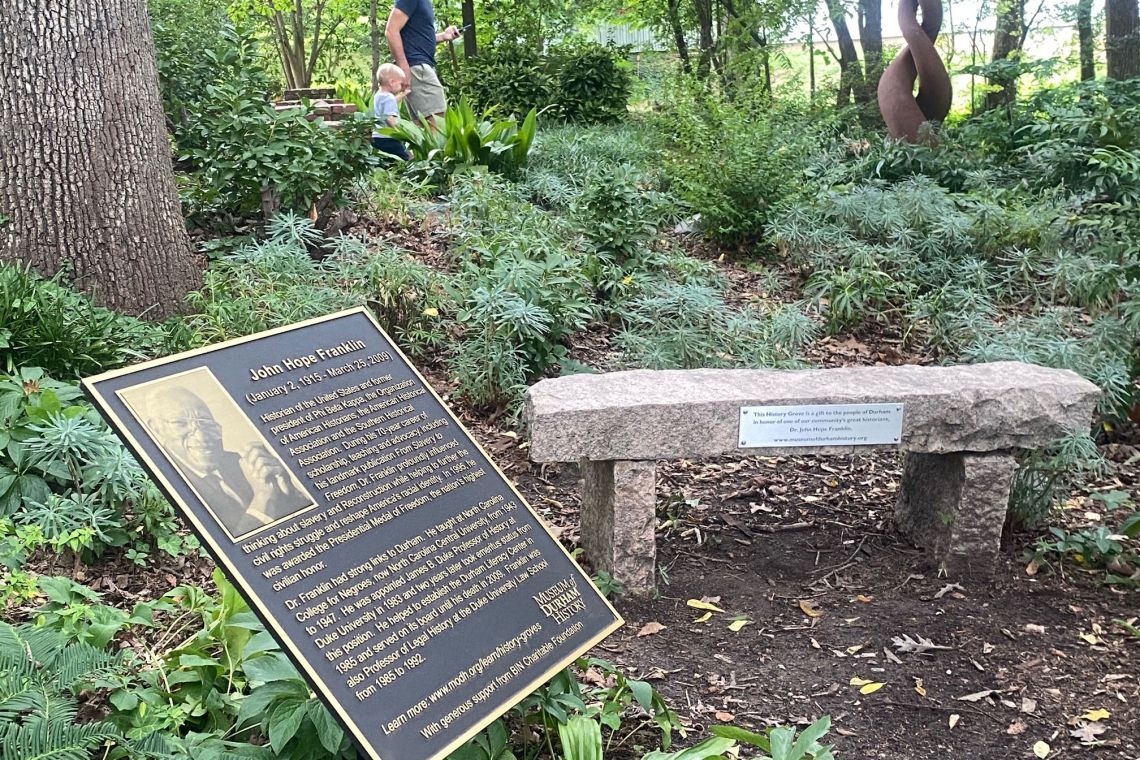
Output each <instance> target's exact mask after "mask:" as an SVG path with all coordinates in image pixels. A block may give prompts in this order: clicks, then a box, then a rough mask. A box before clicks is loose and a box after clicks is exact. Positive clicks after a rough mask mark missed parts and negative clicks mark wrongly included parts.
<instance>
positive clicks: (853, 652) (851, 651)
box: [847, 644, 863, 654]
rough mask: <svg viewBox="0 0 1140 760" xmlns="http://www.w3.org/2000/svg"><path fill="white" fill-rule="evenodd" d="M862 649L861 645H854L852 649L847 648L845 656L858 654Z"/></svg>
mask: <svg viewBox="0 0 1140 760" xmlns="http://www.w3.org/2000/svg"><path fill="white" fill-rule="evenodd" d="M862 648H863V645H862V644H856V645H855V646H853V647H847V654H855V653H856V652H858V651H859V650H860V649H862Z"/></svg>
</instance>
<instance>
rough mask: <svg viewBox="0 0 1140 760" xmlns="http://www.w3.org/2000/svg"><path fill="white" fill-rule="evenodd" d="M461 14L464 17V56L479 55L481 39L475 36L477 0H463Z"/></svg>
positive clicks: (472, 56)
mask: <svg viewBox="0 0 1140 760" xmlns="http://www.w3.org/2000/svg"><path fill="white" fill-rule="evenodd" d="M460 15H461V16H462V17H463V26H464V27H465V28H464V31H463V57H464V58H474V57H475V56H477V55H479V41H478V39H477V38H476V36H475V0H463V7H462V9H461V13H460Z"/></svg>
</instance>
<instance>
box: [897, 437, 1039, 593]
mask: <svg viewBox="0 0 1140 760" xmlns="http://www.w3.org/2000/svg"><path fill="white" fill-rule="evenodd" d="M1016 470H1017V461H1016V460H1015V459H1014V458H1013V455H1012V453H1010V452H1006V451H999V452H993V453H988V454H971V453H966V452H958V453H952V454H907V455H906V458H905V461H904V463H903V477H902V486H901V488H900V489H899V498H898V504H897V505H896V507H895V522H896V524H897V525H898V528H899V530H900V531H902V532H903V533H905V534H906V535H908V536H909V537H910V538H911V539H912V540H913V541H914V542H915V543H917V544H918V545H920V546H922V547H924V548H926V549H928V550H930V551H931V552H932V553H933V554H934V557H933V559H934V561H935V562H938V563H940V564H941V565H942V566H943V567H945V568H946V570H947V571H948V572H951V573H954V574H960V575H976V576H983V577H985V576H989V575H992V573H993V569H994V562H995V561H996V560H997V556H998V552H999V550H1000V549H1001V530H1002V527H1003V526H1004V525H1005V513H1006V508H1007V506H1008V505H1009V491H1010V486H1011V485H1012V484H1013V475H1014V472H1015V471H1016Z"/></svg>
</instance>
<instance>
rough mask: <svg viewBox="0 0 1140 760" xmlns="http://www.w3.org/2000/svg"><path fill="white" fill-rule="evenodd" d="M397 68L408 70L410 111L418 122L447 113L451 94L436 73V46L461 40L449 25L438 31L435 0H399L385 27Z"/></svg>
mask: <svg viewBox="0 0 1140 760" xmlns="http://www.w3.org/2000/svg"><path fill="white" fill-rule="evenodd" d="M384 36H386V37H387V38H388V47H389V49H391V51H392V57H393V58H394V59H395V60H396V65H397V66H399V67H400V68H401V69H403V70H404V76H405V78H406V79H407V84H406V87H407V88H408V95H407V101H408V108H409V109H410V110H411V112H412V115H413V116H415V118H416V120H417V121H420V122H428V120H429V119H431V117H433V116H439V115H442V114H443V112H444V111H446V110H447V94H446V93H445V92H444V91H443V85H442V84H440V81H439V76H437V75H436V72H435V46H436V45H438V44H440V43H441V42H448V41H450V40H454V39H456V38H458V37H459V30H458V29H457V28H455V27H454V26H449V27H447V29H445V30H444V31H443V32H441V33H439V34H436V32H435V9H434V8H432V4H431V0H396V5H395V7H393V8H392V13H391V14H390V15H389V16H388V24H387V26H386V27H385V28H384Z"/></svg>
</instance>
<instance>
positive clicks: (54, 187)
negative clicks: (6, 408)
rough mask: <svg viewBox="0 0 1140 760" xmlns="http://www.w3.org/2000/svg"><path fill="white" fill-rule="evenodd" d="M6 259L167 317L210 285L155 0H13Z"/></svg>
mask: <svg viewBox="0 0 1140 760" xmlns="http://www.w3.org/2000/svg"><path fill="white" fill-rule="evenodd" d="M0 28H2V29H3V30H4V38H5V40H4V45H2V46H0V76H2V78H3V81H4V87H3V88H2V89H0V215H2V216H3V217H6V219H0V260H2V261H5V262H19V263H23V264H29V265H31V266H32V267H33V268H34V269H36V270H37V271H39V272H40V273H42V274H44V275H53V274H55V273H56V272H58V271H60V270H61V269H70V270H71V275H72V277H73V279H74V282H75V283H76V285H78V286H79V287H81V288H83V289H85V290H88V291H91V292H93V293H94V294H95V296H96V299H97V300H98V301H100V302H101V303H103V304H105V305H108V306H110V307H112V308H116V309H119V310H122V311H126V312H130V313H135V314H146V315H148V316H151V317H156V318H158V317H165V316H167V315H169V314H171V313H174V312H175V311H177V310H178V309H179V307H180V305H181V304H182V300H183V296H184V295H185V294H186V293H187V292H188V291H189V290H191V289H194V288H196V287H198V286H199V285H200V283H201V270H200V267H199V266H198V263H197V262H196V260H195V257H194V255H193V252H192V249H191V246H190V241H189V239H188V237H187V235H186V228H185V226H184V224H183V220H182V213H181V209H180V208H179V204H178V193H177V189H176V187H175V182H174V171H173V167H172V165H171V155H170V143H169V139H168V137H167V134H166V129H165V122H164V118H163V113H162V104H161V100H160V98H159V90H158V71H157V67H156V64H155V58H154V43H153V41H152V39H151V32H150V26H149V24H148V22H147V10H146V3H145V0H5V1H4V2H2V3H0Z"/></svg>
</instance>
